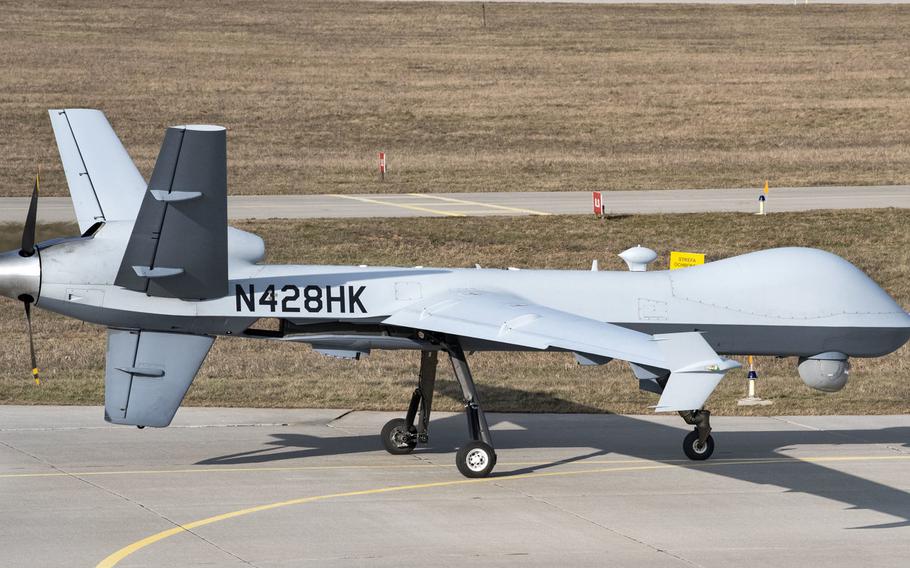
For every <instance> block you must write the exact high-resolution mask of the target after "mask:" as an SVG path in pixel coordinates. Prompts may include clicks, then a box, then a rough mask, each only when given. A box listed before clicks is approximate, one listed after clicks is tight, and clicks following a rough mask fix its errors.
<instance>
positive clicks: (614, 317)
mask: <svg viewBox="0 0 910 568" xmlns="http://www.w3.org/2000/svg"><path fill="white" fill-rule="evenodd" d="M50 117H51V123H52V124H53V128H54V134H55V136H56V139H57V145H58V148H59V150H60V157H61V159H62V161H63V168H64V170H65V172H66V178H67V182H68V185H69V189H70V194H71V196H72V199H73V205H74V209H75V212H76V217H77V219H78V222H79V228H80V230H81V231H82V235H81V236H79V237H74V238H65V239H57V240H53V241H48V242H45V243H41V244H38V245H35V242H34V241H35V220H36V210H37V187H36V191H35V192H34V193H33V196H32V202H31V206H30V208H29V212H28V217H27V219H26V224H25V230H24V234H23V238H22V247H21V250H19V251H12V252H9V253H6V254H4V255H2V256H0V293H2V294H3V295H5V296H8V297H11V298H16V299H19V300H21V301H22V302H23V303H24V305H25V311H26V316H27V318H28V317H30V314H31V306H32V304H34V305H36V306H40V307H41V308H43V309H46V310H50V311H52V312H57V313H60V314H63V315H66V316H69V317H73V318H77V319H80V320H83V321H87V322H92V323H96V324H99V325H103V326H106V327H107V328H108V343H107V362H106V368H105V419H106V420H108V421H109V422H113V423H115V424H129V425H135V426H139V427H145V426H156V427H162V426H167V425H168V424H170V422H171V419H172V418H173V416H174V414H175V412H176V411H177V407H178V406H179V405H180V403H181V401H182V400H183V397H184V395H185V393H186V391H187V389H188V388H189V386H190V383H191V382H192V381H193V378H194V377H195V376H196V373H197V371H198V370H199V367H200V366H201V365H202V362H203V360H204V359H205V357H206V355H207V354H208V352H209V349H210V348H211V346H212V343H213V342H214V341H215V338H216V337H218V336H230V337H249V338H260V339H261V338H266V339H279V340H285V341H299V342H303V343H308V344H310V345H312V346H313V347H314V348H315V349H316V350H317V351H320V352H322V353H324V354H327V355H333V356H336V357H349V358H356V357H358V356H359V355H360V354H366V353H369V352H370V351H371V350H373V349H413V350H417V351H419V352H420V354H421V355H420V372H419V378H418V381H417V389H416V390H415V391H414V394H413V397H412V399H411V402H410V406H409V408H408V411H407V415H406V417H405V418H404V419H396V420H392V421H391V422H389V423H388V424H387V425H386V426H385V427H384V428H383V429H382V441H383V444H384V445H385V448H386V449H387V450H388V451H389V452H391V453H393V454H404V453H408V452H410V451H411V450H413V449H414V448H415V446H416V445H417V443H418V442H422V443H424V442H427V440H428V426H429V418H430V410H431V407H432V400H433V390H434V382H435V377H436V364H437V355H438V353H439V352H443V353H444V354H446V355H447V356H448V357H449V359H450V361H451V363H452V366H453V368H454V372H455V377H456V378H457V380H458V383H459V384H460V386H461V390H462V392H463V395H464V408H465V413H466V415H467V422H468V427H469V428H468V429H469V440H468V441H467V442H466V443H465V444H463V445H462V447H461V448H460V449H459V450H458V452H457V456H456V463H457V466H458V469H459V470H460V471H461V472H462V473H463V474H464V475H466V476H468V477H483V476H487V475H489V474H490V472H491V471H492V469H493V467H494V465H495V464H496V453H495V452H494V449H493V439H492V437H491V435H490V429H489V427H488V426H487V421H486V419H485V418H484V413H483V410H482V409H481V406H480V400H479V399H478V396H477V391H476V389H475V387H474V381H473V379H472V377H471V371H470V368H469V366H468V359H467V357H466V356H465V353H466V352H472V351H484V350H507V351H514V350H533V351H564V352H574V353H575V354H576V355H577V357H578V358H579V360H580V361H584V362H587V363H593V364H602V363H606V362H607V361H610V360H611V359H620V360H624V361H627V362H628V363H629V365H630V366H631V369H632V371H633V373H634V375H635V377H637V379H638V380H639V382H640V386H641V388H643V389H645V390H648V391H652V392H654V393H656V394H658V395H660V399H659V400H658V402H657V406H656V410H657V412H671V411H672V412H678V413H679V414H680V415H681V416H682V418H683V419H684V420H685V421H686V422H687V423H688V424H691V425H693V426H694V427H695V428H694V429H693V431H692V432H691V433H689V434H688V435H687V436H686V437H685V440H684V444H683V449H684V451H685V453H686V455H687V456H688V457H689V458H691V459H694V460H703V459H707V458H708V457H709V456H710V455H711V453H712V451H713V449H714V440H713V439H712V437H711V435H710V432H711V427H710V420H709V418H710V413H709V412H708V411H707V410H705V409H704V408H703V407H704V404H705V401H706V400H707V398H708V396H709V395H710V394H711V392H712V391H713V390H714V388H715V387H716V386H717V384H718V382H719V381H720V380H721V378H722V377H723V376H724V374H725V373H726V372H727V371H728V370H730V369H733V368H735V367H739V366H740V365H739V364H738V363H737V362H735V361H732V360H730V359H727V358H725V357H724V356H723V355H730V354H753V355H777V356H796V357H799V373H800V375H801V376H802V378H803V380H804V381H805V382H806V383H807V384H808V385H809V386H811V387H814V388H817V389H820V390H824V391H835V390H839V389H840V388H842V387H843V386H844V384H845V383H846V380H847V375H848V372H849V366H848V357H851V356H852V357H877V356H881V355H885V354H887V353H890V352H892V351H894V350H895V349H897V348H899V347H900V346H901V345H903V344H904V342H906V341H907V339H908V337H910V316H908V315H907V313H906V312H905V311H904V310H903V309H902V308H901V306H899V305H898V304H896V303H895V302H894V300H892V299H891V297H889V296H888V294H887V293H885V292H884V291H883V290H882V289H881V288H879V287H878V286H877V285H876V284H875V282H873V281H872V280H871V279H869V278H868V277H867V276H866V275H865V274H864V273H863V272H861V271H860V270H859V269H857V268H856V267H854V266H853V265H852V264H850V263H849V262H847V261H845V260H843V259H841V258H839V257H837V256H835V255H833V254H830V253H827V252H823V251H820V250H813V249H808V248H781V249H772V250H763V251H759V252H754V253H751V254H746V255H742V256H738V257H734V258H728V259H725V260H719V261H716V262H711V263H708V264H705V265H702V266H697V267H691V268H686V269H682V270H675V271H672V272H669V271H651V272H608V271H603V272H600V271H588V270H584V271H581V270H519V271H508V270H484V269H454V268H422V267H417V268H387V267H357V266H312V265H288V266H276V265H263V264H258V263H259V261H260V260H261V259H262V258H263V256H264V253H265V249H264V244H263V241H262V240H261V239H260V238H259V237H257V236H256V235H253V234H250V233H247V232H243V231H240V230H237V229H234V228H232V227H228V224H227V166H226V163H227V156H226V141H225V130H224V128H221V127H217V126H204V125H186V126H178V127H173V128H169V129H168V130H167V132H166V134H165V138H164V142H163V144H162V146H161V151H160V153H159V155H158V160H157V162H156V163H155V168H154V171H153V172H152V176H151V179H150V180H149V182H148V183H146V181H145V180H144V179H143V177H142V176H141V175H140V174H139V171H138V170H137V169H136V167H135V165H134V164H133V162H132V160H131V159H130V157H129V155H128V154H127V152H126V150H125V149H124V148H123V146H122V144H121V143H120V141H119V140H118V138H117V136H116V134H114V131H113V130H112V129H111V127H110V125H109V124H108V122H107V120H106V119H105V117H104V115H103V114H102V113H101V112H99V111H95V110H76V109H67V110H51V111H50ZM592 298H596V299H597V300H596V301H591V299H592ZM260 318H276V319H278V320H279V321H280V326H279V328H278V330H276V331H265V330H261V329H256V328H254V326H253V324H254V323H255V322H256V321H257V320H259V319H260ZM32 353H33V360H34V350H32ZM34 366H35V365H34V364H33V367H34ZM36 372H37V371H36Z"/></svg>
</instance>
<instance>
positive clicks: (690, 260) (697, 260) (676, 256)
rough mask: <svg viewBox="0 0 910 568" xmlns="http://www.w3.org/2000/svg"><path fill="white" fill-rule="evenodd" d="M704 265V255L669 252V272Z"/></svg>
mask: <svg viewBox="0 0 910 568" xmlns="http://www.w3.org/2000/svg"><path fill="white" fill-rule="evenodd" d="M704 263H705V255H703V254H701V253H699V252H678V251H675V250H674V251H671V252H670V270H675V269H677V268H686V267H687V266H696V265H698V264H704Z"/></svg>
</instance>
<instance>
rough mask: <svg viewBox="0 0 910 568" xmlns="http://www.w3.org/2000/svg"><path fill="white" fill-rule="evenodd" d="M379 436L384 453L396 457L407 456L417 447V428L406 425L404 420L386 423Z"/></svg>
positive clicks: (398, 419) (399, 419) (397, 419)
mask: <svg viewBox="0 0 910 568" xmlns="http://www.w3.org/2000/svg"><path fill="white" fill-rule="evenodd" d="M380 436H381V437H382V445H383V447H385V451H387V452H389V453H390V454H393V455H396V456H400V455H402V454H409V453H411V452H412V451H413V450H414V448H415V447H417V428H415V427H414V425H413V424H408V423H407V421H406V420H405V419H404V418H396V419H394V420H389V421H388V422H386V425H385V426H383V427H382V433H381V434H380Z"/></svg>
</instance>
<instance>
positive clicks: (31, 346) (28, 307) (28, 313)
mask: <svg viewBox="0 0 910 568" xmlns="http://www.w3.org/2000/svg"><path fill="white" fill-rule="evenodd" d="M22 303H23V304H25V323H26V325H27V326H28V351H29V353H30V354H31V358H32V376H33V377H35V384H36V385H40V384H41V378H40V377H39V376H38V371H39V369H38V360H37V358H36V357H35V339H34V337H33V335H32V303H31V301H29V300H23V301H22Z"/></svg>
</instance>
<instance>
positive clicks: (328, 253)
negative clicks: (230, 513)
mask: <svg viewBox="0 0 910 568" xmlns="http://www.w3.org/2000/svg"><path fill="white" fill-rule="evenodd" d="M908 223H910V211H907V210H878V211H837V212H811V213H787V214H774V215H771V216H767V217H756V216H754V215H744V214H696V215H649V216H628V217H614V218H611V219H608V220H607V221H606V222H603V223H602V222H599V221H596V220H594V219H593V218H589V217H568V216H567V217H526V218H489V217H488V218H458V219H454V218H445V219H430V218H422V219H376V220H359V221H355V222H352V221H349V220H305V221H268V222H265V221H262V222H259V221H257V222H245V223H243V224H241V225H240V226H241V227H242V228H244V229H247V230H252V231H255V232H257V233H259V234H261V235H262V236H263V237H264V238H265V239H266V242H267V246H268V251H269V261H270V262H307V263H340V264H344V263H350V264H360V263H364V264H371V265H380V264H401V265H405V266H407V265H417V264H422V265H427V266H431V265H449V266H472V265H473V264H474V263H475V262H479V263H481V264H483V265H484V266H506V265H513V266H527V267H545V268H578V267H585V266H588V265H589V263H590V261H591V259H593V258H599V259H600V260H601V266H602V267H604V268H609V269H616V270H622V269H624V266H623V265H622V262H621V261H620V260H619V259H618V258H616V257H615V253H617V252H619V251H621V250H623V249H625V248H626V247H628V246H631V245H635V244H637V243H642V244H645V245H649V246H652V247H654V248H655V249H656V250H657V251H658V252H659V253H660V255H661V258H660V260H659V261H658V267H663V266H665V261H666V256H667V252H668V251H669V250H695V251H704V252H706V253H707V254H708V257H709V259H716V258H721V257H726V256H731V255H734V254H738V253H742V252H746V251H750V250H755V249H759V248H766V247H771V246H783V245H802V246H813V247H820V248H824V249H827V250H830V251H832V252H835V253H837V254H840V255H842V256H844V257H845V258H847V259H849V260H850V261H852V262H854V263H855V264H857V265H858V266H860V267H861V268H862V269H863V270H865V271H866V272H868V273H869V274H871V275H872V276H873V277H874V278H875V280H877V281H878V282H879V283H880V284H881V285H882V286H883V287H884V288H885V289H886V290H887V291H888V292H889V293H890V294H891V295H892V296H894V297H895V298H896V299H897V300H898V302H900V303H901V304H902V305H903V306H905V307H907V306H908V305H910V282H908V280H907V274H908V268H910V231H907V229H906V227H907V225H908ZM52 229H53V230H50V229H47V228H45V230H44V231H43V235H44V236H51V234H52V233H54V232H61V231H62V232H65V231H66V230H67V228H66V227H63V226H57V227H54V228H52ZM69 230H70V231H75V228H74V227H71V228H70V229H69ZM18 233H19V228H18V227H10V226H6V227H2V228H0V235H2V238H0V249H3V250H5V249H9V248H13V247H14V246H15V243H16V242H17V241H18ZM35 324H36V333H37V338H36V339H37V346H38V350H39V354H40V359H41V364H42V367H43V368H44V376H45V378H46V380H45V382H44V384H42V386H41V387H40V388H37V387H35V386H34V385H33V384H32V383H31V381H30V380H29V376H28V362H27V359H26V357H27V351H26V349H27V345H26V342H25V335H24V321H23V319H22V315H21V307H20V306H18V305H17V304H16V303H15V302H12V301H6V300H4V301H2V302H0V344H2V345H3V346H4V350H3V352H2V353H0V402H5V403H38V404H50V403H54V404H88V403H91V404H96V403H100V402H101V400H102V397H103V381H102V369H103V355H104V331H103V330H102V329H100V328H98V327H95V326H90V325H86V324H82V323H79V322H76V321H72V320H66V319H64V318H62V317H59V316H56V315H54V314H50V313H47V312H44V311H41V310H38V311H37V315H36V318H35ZM472 364H473V367H474V370H475V372H476V375H477V380H478V384H479V387H480V389H481V394H482V396H483V397H484V399H485V401H486V403H487V406H488V408H490V409H493V410H513V411H557V412H568V411H588V412H621V413H640V412H649V409H648V405H651V404H654V402H655V397H654V396H653V395H650V394H646V393H641V392H639V391H638V390H637V383H636V381H635V380H634V379H633V377H632V376H631V373H630V372H629V370H628V368H627V367H626V366H625V365H623V364H621V363H618V362H612V363H610V364H608V365H606V366H604V367H599V368H587V367H584V368H582V367H578V366H577V365H575V363H574V359H573V358H572V357H571V356H570V355H566V354H501V353H485V354H477V355H476V356H474V357H473V358H472ZM416 366H417V356H416V354H415V353H411V352H391V353H389V352H377V353H374V354H372V355H371V356H370V357H368V358H366V359H364V360H361V361H359V362H349V361H335V360H331V359H327V358H325V357H323V356H321V355H318V354H315V353H314V352H312V351H311V350H310V349H309V348H307V347H304V346H299V345H287V344H277V343H271V342H259V341H249V340H238V339H231V340H225V339H219V340H218V341H217V342H216V344H215V348H214V350H213V351H212V354H211V355H210V356H209V358H208V360H207V362H206V364H205V365H204V366H203V369H202V371H201V372H200V375H199V377H198V378H197V379H196V382H195V383H194V385H193V387H192V389H191V390H190V393H189V395H188V397H187V401H186V402H187V404H191V405H222V406H275V407H337V408H349V407H354V408H364V409H390V408H402V407H403V406H404V405H405V404H406V402H407V400H408V397H409V396H410V392H411V390H412V389H413V387H414V376H415V373H416ZM758 370H759V373H760V376H761V379H760V382H759V385H758V389H759V394H760V395H761V396H764V397H767V398H773V399H774V400H775V404H774V405H773V406H771V407H764V408H758V409H748V408H740V407H737V406H736V400H737V399H738V398H740V397H742V396H743V395H744V390H745V386H746V385H745V373H744V372H742V371H734V372H731V373H730V374H729V375H728V377H727V379H725V381H724V382H723V383H722V384H721V386H720V388H719V389H718V390H717V392H716V393H715V394H714V395H713V396H712V398H711V400H710V401H709V404H710V407H711V408H712V409H714V410H716V411H718V412H719V413H722V414H754V413H757V414H816V413H821V414H826V413H827V414H830V413H841V414H844V413H855V414H865V413H871V414H875V413H907V412H910V381H907V373H908V372H910V347H908V346H904V347H903V348H902V349H901V350H899V351H898V352H897V353H895V354H892V355H889V356H887V357H884V358H880V359H868V360H855V361H854V373H853V378H852V379H851V381H850V383H849V384H848V385H847V387H846V388H845V389H844V390H843V391H841V392H840V393H837V394H832V395H825V394H822V393H819V392H816V391H813V390H811V389H809V388H808V387H805V386H804V385H803V384H802V382H800V380H799V378H798V377H797V376H796V370H795V362H794V360H793V359H787V360H774V359H770V358H760V359H759V360H758ZM440 388H441V396H440V397H439V402H438V407H439V408H440V409H448V410H455V409H457V408H458V394H457V388H455V386H454V382H453V381H452V379H451V376H450V373H449V372H448V370H447V369H446V372H445V373H444V374H443V380H442V382H441V387H440Z"/></svg>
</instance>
